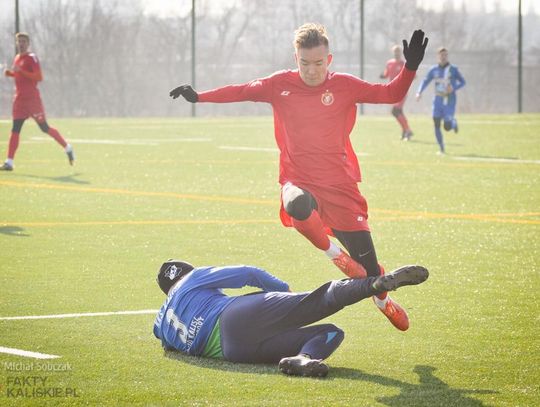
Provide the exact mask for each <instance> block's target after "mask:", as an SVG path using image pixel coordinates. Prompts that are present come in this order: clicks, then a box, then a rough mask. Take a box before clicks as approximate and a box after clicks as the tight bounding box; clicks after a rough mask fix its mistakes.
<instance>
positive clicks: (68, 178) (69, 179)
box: [17, 172, 90, 185]
mask: <svg viewBox="0 0 540 407" xmlns="http://www.w3.org/2000/svg"><path fill="white" fill-rule="evenodd" d="M17 175H21V176H23V177H25V178H35V179H42V180H47V181H54V182H63V183H66V184H79V185H86V184H90V181H84V180H81V179H77V177H79V176H81V175H83V174H81V173H80V172H78V173H75V174H71V175H64V176H60V177H43V176H39V175H24V174H17Z"/></svg>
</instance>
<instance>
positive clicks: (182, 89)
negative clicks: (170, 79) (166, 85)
mask: <svg viewBox="0 0 540 407" xmlns="http://www.w3.org/2000/svg"><path fill="white" fill-rule="evenodd" d="M169 96H170V97H172V98H173V99H176V98H177V97H179V96H182V97H183V98H184V99H186V100H187V101H188V102H191V103H197V102H198V101H199V95H198V94H197V92H195V91H194V90H193V88H192V87H191V85H182V86H179V87H177V88H175V89H173V90H171V91H170V92H169Z"/></svg>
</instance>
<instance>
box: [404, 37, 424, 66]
mask: <svg viewBox="0 0 540 407" xmlns="http://www.w3.org/2000/svg"><path fill="white" fill-rule="evenodd" d="M427 44H428V38H427V37H426V38H425V39H424V32H423V31H422V30H416V31H415V32H413V35H412V37H411V41H410V42H409V44H407V41H406V40H403V56H404V57H405V61H406V62H405V67H406V68H407V69H410V70H411V71H416V70H417V69H418V65H420V62H422V59H424V52H425V51H426V47H427Z"/></svg>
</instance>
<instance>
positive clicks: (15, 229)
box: [0, 226, 30, 237]
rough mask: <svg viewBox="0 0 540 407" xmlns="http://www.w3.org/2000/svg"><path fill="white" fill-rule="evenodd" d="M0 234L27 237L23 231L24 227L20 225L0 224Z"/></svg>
mask: <svg viewBox="0 0 540 407" xmlns="http://www.w3.org/2000/svg"><path fill="white" fill-rule="evenodd" d="M0 234H2V235H8V236H17V237H28V236H30V235H29V234H28V233H24V229H23V228H21V227H20V226H0Z"/></svg>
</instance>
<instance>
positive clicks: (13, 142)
mask: <svg viewBox="0 0 540 407" xmlns="http://www.w3.org/2000/svg"><path fill="white" fill-rule="evenodd" d="M15 40H16V42H17V49H18V51H19V53H18V54H17V55H16V56H15V59H14V60H13V65H12V68H11V69H6V70H5V71H4V75H5V76H10V77H13V78H14V79H15V96H14V98H13V127H12V129H11V137H10V138H9V145H8V153H7V160H6V161H5V163H4V164H3V165H2V166H1V167H0V170H3V171H12V170H13V159H14V158H15V152H16V151H17V147H19V134H20V132H21V128H22V125H23V123H24V121H25V120H26V119H28V118H29V117H32V118H33V119H34V120H35V121H36V123H37V124H38V126H39V128H40V129H41V131H43V132H44V133H47V134H48V135H49V136H51V137H52V138H53V139H55V140H56V142H57V143H58V144H60V145H61V146H62V147H63V148H64V151H65V152H66V154H67V157H68V160H69V163H70V164H71V165H73V161H74V160H75V156H74V154H73V148H72V147H71V145H70V144H68V143H66V140H64V138H63V137H62V136H61V135H60V133H59V132H58V130H56V129H54V128H52V127H49V125H48V124H47V120H46V119H45V110H44V109H43V104H42V102H41V96H40V94H39V90H38V88H37V84H38V82H40V81H42V80H43V75H42V74H41V68H40V66H39V61H38V59H37V56H36V54H34V53H33V52H28V48H29V46H30V37H29V35H28V34H26V33H17V34H16V35H15Z"/></svg>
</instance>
